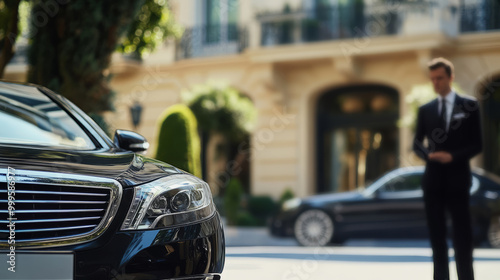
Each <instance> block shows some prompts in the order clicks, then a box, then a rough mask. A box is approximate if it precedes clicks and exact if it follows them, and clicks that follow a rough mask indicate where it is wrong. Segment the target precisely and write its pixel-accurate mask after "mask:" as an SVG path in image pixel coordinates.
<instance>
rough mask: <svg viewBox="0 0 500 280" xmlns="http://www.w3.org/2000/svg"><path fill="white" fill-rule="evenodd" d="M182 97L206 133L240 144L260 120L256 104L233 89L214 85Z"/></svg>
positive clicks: (198, 88)
mask: <svg viewBox="0 0 500 280" xmlns="http://www.w3.org/2000/svg"><path fill="white" fill-rule="evenodd" d="M183 97H184V99H185V101H186V102H187V104H188V105H189V107H190V108H191V110H192V111H193V113H194V115H195V116H196V119H197V120H198V126H199V127H200V129H201V130H203V131H205V132H218V133H222V134H223V135H225V136H226V137H228V138H229V139H231V140H236V141H238V140H241V139H243V138H244V137H245V136H246V135H248V134H249V133H250V132H251V130H252V129H253V126H254V124H255V119H256V116H257V111H256V109H255V106H254V105H253V102H252V101H251V100H250V99H249V98H248V97H246V96H244V95H242V94H241V93H240V92H238V90H236V89H234V88H232V87H230V86H227V85H224V84H217V83H213V82H212V83H208V84H205V85H199V86H196V87H194V88H193V89H192V90H191V91H189V92H186V93H184V96H183Z"/></svg>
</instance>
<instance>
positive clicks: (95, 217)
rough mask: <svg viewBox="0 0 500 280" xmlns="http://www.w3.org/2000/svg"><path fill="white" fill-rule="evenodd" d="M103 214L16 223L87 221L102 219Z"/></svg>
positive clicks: (19, 222)
mask: <svg viewBox="0 0 500 280" xmlns="http://www.w3.org/2000/svg"><path fill="white" fill-rule="evenodd" d="M101 218H102V217H101V216H94V217H81V218H62V219H40V220H20V221H16V224H36V223H53V222H71V221H86V220H95V219H101ZM8 223H9V221H8V220H5V221H1V220H0V224H8Z"/></svg>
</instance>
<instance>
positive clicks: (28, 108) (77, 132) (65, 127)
mask: <svg viewBox="0 0 500 280" xmlns="http://www.w3.org/2000/svg"><path fill="white" fill-rule="evenodd" d="M0 124H1V126H0V127H1V129H0V144H20V145H33V146H50V147H58V148H63V149H85V150H88V149H95V148H96V146H95V144H94V143H93V142H92V140H91V139H90V137H89V136H88V135H87V134H86V133H85V131H84V130H83V129H82V128H81V127H80V125H79V124H78V123H76V122H75V120H74V119H73V118H72V117H71V116H70V115H68V113H67V112H66V111H65V110H63V109H62V108H61V107H60V106H59V105H58V104H57V103H55V102H54V101H52V100H51V99H50V98H48V97H47V96H46V95H45V94H43V93H41V92H40V91H39V90H38V89H37V88H35V87H31V86H24V85H17V84H5V83H0Z"/></svg>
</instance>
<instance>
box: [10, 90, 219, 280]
mask: <svg viewBox="0 0 500 280" xmlns="http://www.w3.org/2000/svg"><path fill="white" fill-rule="evenodd" d="M148 146H149V144H148V142H147V141H146V139H144V138H143V137H142V136H140V135H138V134H136V133H134V132H130V131H124V130H117V131H116V133H115V136H114V141H112V140H110V139H109V138H108V137H107V136H106V134H105V133H104V132H103V131H102V130H101V129H100V128H99V127H98V126H97V125H96V124H95V123H94V122H93V121H92V120H91V119H90V118H89V117H88V116H87V115H86V114H84V113H83V112H82V111H81V110H80V109H79V108H77V107H76V106H75V105H73V104H72V103H71V102H69V101H68V100H67V99H65V98H63V97H61V96H60V95H57V94H55V93H53V92H51V91H49V90H48V89H46V88H43V87H39V86H35V85H28V84H16V83H8V82H1V81H0V185H1V188H0V225H1V227H0V253H1V254H2V256H3V258H1V260H2V267H1V269H0V279H92V280H97V279H220V273H221V272H222V269H223V266H224V260H225V245H224V235H223V231H222V224H221V221H220V218H219V214H218V213H217V211H216V209H215V206H214V203H213V201H212V195H211V192H210V188H209V186H208V185H207V184H206V183H205V182H204V181H202V180H200V179H198V178H196V177H195V176H193V175H191V174H188V173H186V172H184V171H182V170H179V169H177V168H175V167H174V166H171V165H169V164H167V163H163V162H160V161H157V160H154V159H150V158H147V157H144V156H142V155H140V153H141V152H144V151H145V150H146V149H147V148H148Z"/></svg>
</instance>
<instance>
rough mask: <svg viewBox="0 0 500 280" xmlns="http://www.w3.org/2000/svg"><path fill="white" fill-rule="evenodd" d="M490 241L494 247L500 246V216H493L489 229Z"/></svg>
mask: <svg viewBox="0 0 500 280" xmlns="http://www.w3.org/2000/svg"><path fill="white" fill-rule="evenodd" d="M488 243H489V244H490V246H491V247H493V248H500V216H494V217H493V218H491V222H490V227H489V229H488Z"/></svg>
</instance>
